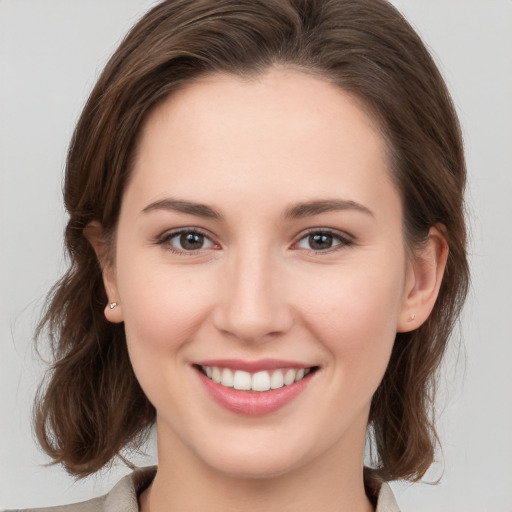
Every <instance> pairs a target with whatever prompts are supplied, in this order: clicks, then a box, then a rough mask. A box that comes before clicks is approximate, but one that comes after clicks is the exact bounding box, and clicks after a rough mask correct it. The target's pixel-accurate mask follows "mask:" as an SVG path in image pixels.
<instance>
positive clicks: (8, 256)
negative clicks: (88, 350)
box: [0, 0, 512, 512]
mask: <svg viewBox="0 0 512 512" xmlns="http://www.w3.org/2000/svg"><path fill="white" fill-rule="evenodd" d="M152 4H153V2H152V1H150V0H87V1H85V0H82V1H80V0H73V1H70V0H0V301H1V302H0V304H1V305H0V308H1V309H0V335H1V343H0V351H1V354H0V365H1V367H0V399H1V402H0V418H1V419H0V422H1V423H0V508H9V507H22V506H23V507H29V506H30V507H34V506H44V505H55V504H60V503H69V502H72V501H80V500H84V499H87V498H89V497H91V496H93V495H97V494H101V493H104V492H106V491H107V490H108V489H109V488H110V487H111V486H112V484H113V482H115V481H116V480H117V479H118V478H119V476H120V475H121V474H123V473H126V472H127V471H128V470H127V469H126V468H123V467H115V468H114V470H113V471H112V472H111V473H102V474H101V475H100V476H98V477H93V478H90V479H89V480H87V481H85V482H79V483H74V481H73V479H71V478H70V477H68V476H66V474H65V473H64V472H63V471H62V470H61V469H59V468H55V467H51V468H48V467H43V464H44V463H46V462H47V459H46V458H45V457H44V456H43V455H42V454H41V453H40V452H39V451H38V449H37V447H36V444H35V443H34V441H33V439H32V434H31V431H30V421H29V417H30V408H31V401H32V398H33V394H34V390H35V387H36V383H37V381H38V379H39V377H40V375H41V365H40V364H39V363H38V360H37V358H36V357H35V356H34V354H33V352H32V348H31V335H32V331H33V328H34V325H35V322H36V319H37V316H38V313H39V310H40V306H41V304H42V297H43V296H44V294H45V293H46V291H47V290H48V288H49V286H50V285H51V284H52V283H53V282H54V280H55V279H56V277H57V276H58V275H59V271H60V270H62V268H63V258H62V249H61V246H62V236H61V234H62V230H63V226H64V215H63V210H62V207H61V193H60V188H61V180H62V170H63V165H64V160H65V154H66V146H67V143H68V141H69V138H70V136H71V132H72V129H73V126H74V123H75V122H76V120H77V116H78V114H79V112H80V109H81V106H82V105H83V103H84V101H85V98H86V96H87V94H88V92H89V91H90V89H91V87H92V84H93V83H94V80H95V78H96V77H97V76H98V73H99V71H100V69H101V68H102V66H103V65H104V64H105V62H106V60H107V58H108V56H109V54H110V53H111V52H112V51H113V49H114V48H115V46H116V45H117V44H118V43H119V41H120V38H121V37H122V35H123V34H124V33H125V32H126V30H127V29H128V28H129V27H130V26H131V25H132V24H133V23H134V21H135V20H136V19H137V18H138V17H139V16H140V15H141V14H142V13H143V12H144V11H145V10H146V9H147V8H148V7H149V6H150V5H152ZM395 4H396V5H397V6H398V7H399V8H400V9H401V10H402V11H403V12H404V14H405V15H406V16H407V17H408V19H409V20H410V21H411V22H412V23H413V25H414V26H415V27H416V28H417V29H418V31H419V32H420V34H421V35H422V36H423V38H424V39H425V41H426V42H427V44H428V45H429V46H430V47H431V49H432V51H433V53H434V55H435V58H436V60H437V62H438V63H439V65H440V67H441V70H442V72H443V73H444V76H445V78H446V80H447V82H448V85H449V87H450V89H451V91H452V93H453V96H454V99H455V103H456V106H457V109H458V112H459V114H460V117H461V121H462V124H463V127H464V135H465V142H466V150H467V160H468V168H469V174H470V184H469V191H468V196H467V198H468V206H469V219H470V222H471V225H472V247H471V264H472V272H473V288H472V292H471V297H470V299H469V302H468V306H467V308H466V311H465V315H464V319H463V324H462V329H461V333H462V337H463V339H464V345H463V346H464V349H463V351H458V350H456V349H455V348H454V349H453V350H451V352H450V357H449V359H448V361H447V364H446V367H445V370H444V372H443V374H442V377H441V386H440V389H441V393H440V400H439V412H440V413H441V417H440V422H439V426H440V434H441V440H442V446H443V451H442V452H440V453H439V456H438V460H439V462H438V463H437V464H436V465H435V466H434V467H433V468H432V471H431V472H430V473H429V475H428V478H427V479H426V480H427V481H428V480H430V481H432V480H435V479H437V478H441V481H440V484H439V485H429V484H423V483H421V484H414V485H411V484H402V483H398V484H395V485H394V488H395V491H396V494H397V497H398V501H399V503H400V505H401V507H402V508H403V510H404V511H405V512H407V511H411V512H421V511H430V512H431V511H433V510H436V511H437V512H443V511H446V512H458V511H460V512H462V511H464V512H473V511H474V512H484V511H492V512H501V511H503V512H511V511H512V464H511V460H510V459H511V456H512V336H511V332H512V270H511V269H512V265H511V262H512V227H511V226H512V172H511V167H510V165H511V162H512V158H511V157H512V149H511V148H512V1H511V0H428V1H427V0H397V1H396V2H395ZM150 444H151V446H149V447H148V450H149V452H152V453H154V446H153V445H154V442H152V443H150ZM135 460H136V461H137V462H139V463H142V464H149V463H151V462H153V461H154V459H153V458H152V456H149V457H147V458H145V459H144V458H142V459H140V458H139V459H135Z"/></svg>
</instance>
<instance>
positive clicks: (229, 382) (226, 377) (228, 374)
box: [220, 368, 233, 388]
mask: <svg viewBox="0 0 512 512" xmlns="http://www.w3.org/2000/svg"><path fill="white" fill-rule="evenodd" d="M220 383H221V384H222V385H223V386H224V387H226V388H232V387H233V372H232V371H231V370H230V369H229V368H224V369H223V370H222V374H221V379H220Z"/></svg>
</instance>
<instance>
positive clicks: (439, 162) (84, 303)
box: [35, 0, 469, 482]
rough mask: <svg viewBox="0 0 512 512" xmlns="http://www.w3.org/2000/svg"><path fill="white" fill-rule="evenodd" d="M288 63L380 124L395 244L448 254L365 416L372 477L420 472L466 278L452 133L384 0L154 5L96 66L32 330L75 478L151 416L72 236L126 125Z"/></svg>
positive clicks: (431, 442) (414, 47) (88, 251)
mask: <svg viewBox="0 0 512 512" xmlns="http://www.w3.org/2000/svg"><path fill="white" fill-rule="evenodd" d="M273 65H285V66H293V67H296V68H298V69H303V70H305V71H306V72H310V73H311V72H312V73H315V74H317V75H319V76H322V77H324V78H325V79H327V80H329V81H331V82H333V83H335V84H337V85H338V86H339V87H340V88H341V89H343V90H345V91H348V92H350V93H352V94H354V95H355V96H357V97H358V98H359V99H360V100H362V102H363V104H364V105H366V107H367V108H368V109H369V111H370V112H371V113H372V114H373V116H374V117H375V118H376V119H377V120H378V121H379V123H380V126H381V128H382V133H383V134H385V137H386V140H387V144H388V150H389V154H390V161H391V172H392V174H393V178H394V179H395V182H396V185H397V187H398V189H399V190H400V192H401V196H402V201H403V206H404V228H405V229H404V231H405V233H406V240H407V242H408V244H409V245H412V246H414V245H415V244H419V243H421V242H422V241H423V240H425V238H426V236H427V234H428V231H429V228H430V227H431V226H434V225H438V226H443V230H444V232H445V234H446V237H447V241H448V245H449V258H448V263H447V268H446V272H445V276H444V279H443V282H442V286H441V290H440V293H439V297H438V300H437V302H436V305H435V307H434V310H433V312H432V314H431V315H430V317H429V319H428V320H427V321H426V322H425V323H424V324H423V325H422V326H421V327H419V328H418V329H417V330H415V331H414V332H410V333H399V334H397V337H396V341H395V345H394V348H393V353H392V356H391V360H390V363H389V367H388V369H387V371H386V374H385V376H384V379H383V381H382V383H381V384H380V386H379V388H378V390H377V392H376V393H375V395H374V398H373V402H372V407H371V412H370V431H371V432H373V436H372V437H373V439H374V452H375V453H374V455H375V461H374V464H375V468H374V469H373V471H372V476H373V478H374V481H375V482H377V481H378V480H381V479H384V480H391V479H397V478H407V479H411V480H415V479H418V478H420V477H421V476H422V475H423V474H424V473H425V471H426V470H427V468H428V467H429V465H430V464H431V463H432V461H433V457H434V448H435V441H436V439H437V437H436V431H435V428H434V423H433V391H434V388H435V386H434V383H435V376H436V370H437V368H438V367H439V364H440V361H441V358H442V356H443V353H444V351H445V347H446V344H447V341H448V338H449V336H450V333H451V332H452V329H453V327H454V323H455V321H456V319H457V317H458V314H459V312H460V308H461V307H462V304H463V302H464V298H465V295H466V292H467V288H468V281H469V277H468V264H467V259H466V231H465V224H464V211H463V192H464V187H465V164H464V156H463V150H462V140H461V134H460V128H459V124H458V120H457V116H456V114H455V111H454V108H453V105H452V102H451V100H450V96H449V93H448V91H447V89H446V86H445V84H444V82H443V79H442V77H441V75H440V73H439V71H438V70H437V68H436V66H435V64H434V63H433V61H432V58H431V57H430V55H429V53H428V51H427V50H426V48H425V46H424V45H423V43H422V42H421V40H420V38H419V37H418V35H417V34H416V33H415V32H414V30H413V29H412V28H411V27H410V25H409V24H408V23H407V21H406V20H405V19H404V18H403V17H402V16H401V14H400V13H399V12H398V11H397V10H396V9H395V8H394V7H392V6H391V5H390V4H388V3H387V2H386V1H384V0H215V1H213V0H168V1H165V2H163V3H161V4H159V5H157V6H156V7H154V8H153V9H152V10H151V11H149V12H148V13H147V14H146V15H145V16H144V17H143V18H142V19H141V20H140V21H139V22H138V23H137V24H136V25H135V26H134V27H133V29H132V30H131V31H130V32H129V34H128V35H127V36H126V38H125V39H124V41H123V42H122V43H121V45H120V46H119V48H118V49H117V51H116V52H115V53H114V55H113V56H112V58H111V59H110V61H109V62H108V64H107V66H106V68H105V70H104V71H103V73H102V74H101V76H100V78H99V80H98V82H97V84H96V86H95V87H94V90H93V91H92V93H91V95H90V97H89V100H88V101H87V104H86V106H85V108H84V110H83V113H82V115H81V117H80V120H79V122H78V125H77V127H76V130H75V132H74V135H73V139H72V141H71V145H70V149H69V154H68V159H67V167H66V179H65V188H64V196H65V204H66V208H67V211H68V213H69V222H68V224H67V228H66V233H65V241H66V247H67V250H68V253H69V257H70V267H69V270H68V271H67V273H66V274H65V275H64V276H63V278H62V279H61V280H60V281H59V282H58V283H57V284H56V285H55V287H54V288H53V290H52V292H51V294H50V297H49V300H48V306H47V309H46V312H45V315H44V317H43V319H42V321H41V324H40V327H39V331H38V334H39V335H40V334H41V333H42V332H43V331H47V332H48V334H49V337H50V342H51V346H52V348H53V355H54V363H53V366H52V368H51V369H50V372H49V374H48V380H47V382H46V385H45V386H44V387H42V388H41V392H40V394H39V396H38V399H37V400H36V406H35V427H36V432H37V435H38V438H39V441H40V443H41V445H42V446H43V448H44V449H45V450H46V451H47V452H48V453H49V454H50V455H51V456H52V457H53V459H54V460H55V462H58V463H62V464H64V466H65V467H66V469H67V470H68V471H69V472H70V473H73V474H75V475H77V476H86V475H88V474H91V473H93V472H95V471H97V470H99V469H100V468H102V467H103V466H104V465H106V464H107V463H108V462H109V461H111V460H112V458H113V457H115V456H116V455H119V454H120V451H121V450H122V449H123V448H124V447H126V446H132V447H133V446H138V445H139V443H140V442H141V440H142V439H143V438H144V434H145V433H147V431H148V428H149V427H150V426H151V425H152V424H153V422H154V420H155V410H154V408H153V406H152V405H151V404H150V403H149V401H148V400H147V398H146V397H145V395H144V393H143V392H142V390H141V388H140V387H139V384H138V382H137V380H136V378H135V375H134V373H133V371H132V368H131V364H130V361H129V358H128V352H127V348H126V343H125V335H124V330H123V326H122V325H116V324H111V323H109V322H107V321H106V320H105V318H104V314H103V309H104V307H105V304H106V302H107V297H106V294H105V291H104V287H103V282H102V275H101V269H100V267H99V265H98V261H97V258H96V255H95V253H94V251H93V249H92V247H91V246H90V244H89V243H88V241H87V240H86V238H85V237H84V228H85V227H86V226H87V225H88V223H90V222H91V221H98V222H99V223H101V225H102V226H103V228H104V229H105V230H106V232H107V233H112V232H113V231H114V230H115V227H116V223H117V220H118V215H119V210H120V204H121V200H122V195H123V190H124V187H125V184H126V182H127V179H128V177H129V174H130V170H131V162H132V160H133V156H134V152H135V149H136V144H137V137H138V135H139V133H140V129H141V125H142V123H143V121H144V119H145V117H146V116H147V114H148V112H149V111H150V110H151V109H152V108H154V107H155V105H157V104H159V103H160V102H161V101H162V100H163V99H164V98H166V97H167V96H168V95H169V94H172V93H173V92H174V91H176V90H177V89H178V88H180V87H183V86H184V85H186V84H187V83H190V82H191V81H193V80H194V79H196V78H198V77H199V76H202V75H204V74H207V73H216V72H224V73H233V74H236V75H238V76H252V75H257V74H258V73H262V72H263V71H264V70H266V69H268V68H269V67H270V66H273Z"/></svg>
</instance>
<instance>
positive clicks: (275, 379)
mask: <svg viewBox="0 0 512 512" xmlns="http://www.w3.org/2000/svg"><path fill="white" fill-rule="evenodd" d="M283 386H284V379H283V372H282V371H281V370H277V371H275V372H274V373H273V374H272V377H271V378H270V389H279V388H282V387H283Z"/></svg>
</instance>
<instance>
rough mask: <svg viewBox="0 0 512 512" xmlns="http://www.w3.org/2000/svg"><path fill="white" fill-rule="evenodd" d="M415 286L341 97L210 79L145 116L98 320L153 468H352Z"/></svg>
mask: <svg viewBox="0 0 512 512" xmlns="http://www.w3.org/2000/svg"><path fill="white" fill-rule="evenodd" d="M413 281H414V277H413V271H412V270H411V265H410V264H409V263H408V260H407V257H406V251H405V248H404V240H403V234H402V209H401V202H400V198H399V194H398V192H397V190H396V189H395V187H394V185H393V183H392V181H391V179H390V169H389V167H388V162H387V159H386V153H385V144H384V140H383V138H382V136H381V135H380V134H379V131H378V129H377V127H376V125H375V123H374V122H373V120H372V119H371V118H370V117H369V116H368V115H367V114H366V113H365V111H364V110H363V109H362V108H361V106H360V105H359V104H358V102H357V101H356V100H354V98H352V97H351V96H349V95H348V94H346V93H344V92H343V91H341V90H340V89H339V88H337V87H335V86H333V85H330V84H328V83H326V82H325V81H323V80H321V79H319V78H315V77H313V76H310V75H306V74H302V73H300V72H297V71H290V70H288V71H287V70H278V69H274V70H271V71H268V72H267V73H265V74H264V75H262V76H260V77H259V78H257V79H251V80H243V79H240V78H235V77H232V76H227V75H226V76H224V75H214V76H210V77H208V78H204V79H201V80H200V81H198V82H195V83H194V84H192V85H189V86H188V87H186V88H184V89H183V90H182V91H180V92H178V93H176V94H175V95H173V96H172V97H170V98H169V99H168V100H166V101H165V102H164V103H163V104H161V105H160V106H159V107H158V108H156V110H155V111H154V112H152V114H151V115H150V116H149V118H148V120H147V122H146V124H145V126H144V129H143V131H142V135H141V140H140V146H139V148H138V153H137V157H136V161H135V166H134V170H133V175H132V177H131V180H130V182H129V184H128V186H127V188H126V191H125V194H124V197H123V202H122V208H121V213H120V219H119V226H118V231H117V238H116V253H115V263H114V265H113V267H112V269H111V271H108V272H106V285H107V291H108V293H109V297H110V298H112V299H113V300H116V301H117V302H119V303H120V306H118V307H117V308H116V309H114V310H112V311H110V312H109V311H108V312H107V316H108V317H109V318H110V319H111V320H114V321H115V320H117V321H120V320H123V321H124V322H125V328H126V336H127V343H128V348H129V352H130V357H131V360H132V363H133V367H134V370H135V373H136V375H137V378H138V379H139V381H140V384H141V386H142V388H143V390H144V392H145V393H146V395H147V396H148V398H149V400H150V401H151V402H152V403H153V404H154V406H155V407H156V410H157V425H158V440H159V446H160V459H161V460H162V457H163V456H164V455H162V451H163V450H164V449H165V450H169V452H172V454H173V459H174V460H176V459H178V460H179V459H180V458H182V459H187V460H188V462H189V463H190V461H193V462H194V463H196V464H199V465H200V466H203V467H208V468H210V469H213V470H214V471H218V472H221V473H224V474H231V475H237V476H244V475H245V476H248V477H261V476H269V475H277V474H282V473H283V472H286V471H290V470H293V469H296V468H300V467H303V466H305V465H307V464H313V465H314V464H321V463H323V462H324V461H326V460H327V459H328V458H334V459H337V460H347V461H349V460H351V461H353V462H354V461H356V462H355V463H357V464H358V465H359V466H360V464H361V460H360V459H361V454H362V451H363V446H364V437H365V430H366V426H367V421H368V414H369V408H370V402H371V398H372V395H373V393H374V392H375V390H376V388H377V386H378V385H379V383H380V381H381V378H382V376H383V374H384V371H385V369H386V365H387V363H388V360H389V356H390V352H391V349H392V346H393V342H394V339H395V334H396V332H397V330H401V329H404V325H405V324H406V323H407V321H408V320H407V318H408V317H409V315H410V311H408V310H407V296H408V294H409V293H410V291H411V289H412V286H413ZM219 380H220V382H218V381H219ZM292 381H293V383H292ZM233 385H234V386H235V388H240V389H235V388H234V387H232V386H233ZM166 453H167V451H166Z"/></svg>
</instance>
